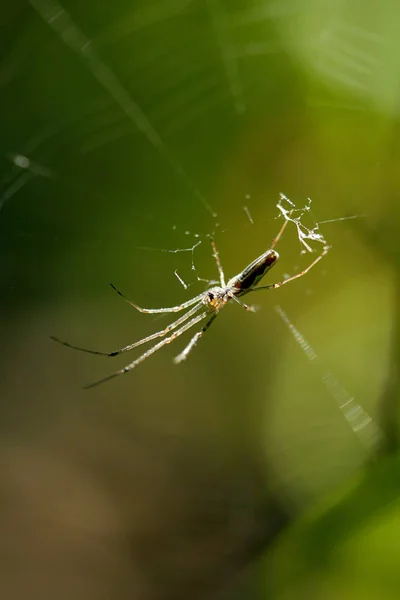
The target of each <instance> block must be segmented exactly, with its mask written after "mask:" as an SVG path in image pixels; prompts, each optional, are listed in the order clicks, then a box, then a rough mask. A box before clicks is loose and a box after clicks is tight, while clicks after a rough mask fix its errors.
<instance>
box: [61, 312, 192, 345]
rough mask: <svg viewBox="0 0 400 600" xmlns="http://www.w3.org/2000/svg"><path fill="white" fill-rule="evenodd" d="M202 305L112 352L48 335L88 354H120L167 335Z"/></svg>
mask: <svg viewBox="0 0 400 600" xmlns="http://www.w3.org/2000/svg"><path fill="white" fill-rule="evenodd" d="M202 306H203V304H202V303H201V302H199V303H198V304H196V306H194V307H193V308H192V309H191V310H189V311H188V312H187V313H186V314H185V315H183V316H182V317H180V318H179V319H177V320H176V321H174V322H173V323H170V324H169V325H167V327H165V329H161V331H157V332H156V333H153V334H152V335H149V336H147V337H145V338H143V339H142V340H139V341H138V342H134V343H133V344H129V345H128V346H124V347H123V348H119V349H118V350H114V351H112V352H99V351H97V350H89V349H88V348H82V347H81V346H74V345H73V344H70V343H69V342H64V341H62V340H60V339H58V338H56V337H54V336H50V337H51V339H52V340H54V341H55V342H58V343H59V344H62V345H63V346H67V347H68V348H73V349H74V350H80V351H81V352H87V353H89V354H99V355H100V356H118V355H119V354H122V353H123V352H129V351H130V350H133V349H134V348H137V346H141V345H142V344H147V342H151V341H152V340H155V339H156V338H158V337H163V336H164V335H167V333H169V332H170V331H172V330H173V329H176V327H178V326H179V325H181V324H182V323H184V322H185V321H187V319H189V318H190V317H192V316H193V315H194V314H195V313H196V312H197V311H198V310H199V308H201V307H202Z"/></svg>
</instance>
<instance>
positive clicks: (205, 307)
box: [51, 220, 329, 389]
mask: <svg viewBox="0 0 400 600" xmlns="http://www.w3.org/2000/svg"><path fill="white" fill-rule="evenodd" d="M287 223H288V220H285V222H284V224H283V225H282V227H281V229H280V231H279V232H278V234H277V236H276V237H275V238H274V240H273V242H272V244H271V247H270V248H269V249H268V250H266V252H264V253H263V254H261V255H260V256H259V257H258V258H256V259H255V260H253V262H251V263H250V264H249V265H247V267H245V269H243V271H241V272H240V273H239V274H238V275H235V276H234V277H232V278H231V279H229V281H228V283H225V275H224V271H223V269H222V265H221V262H220V259H219V254H218V251H217V248H216V245H215V242H214V239H213V238H212V237H210V241H211V247H212V254H213V257H214V260H215V262H216V265H217V269H218V273H219V281H220V285H215V286H212V287H210V288H209V289H208V290H206V291H205V292H202V293H201V294H199V295H198V296H195V297H194V298H192V299H191V300H188V301H187V302H183V303H182V304H178V305H177V306H172V307H171V308H141V307H140V306H138V305H137V304H135V303H134V302H131V301H130V300H128V298H126V297H125V296H124V295H123V294H122V293H121V292H120V291H119V290H118V289H117V288H116V287H115V286H114V285H113V284H112V283H111V284H110V285H111V287H112V288H113V289H114V290H115V291H116V292H117V294H119V295H120V296H121V297H122V298H123V299H124V300H125V301H126V302H128V304H130V305H131V306H133V307H134V308H136V310H138V311H140V312H142V313H147V314H159V313H177V312H181V311H184V310H186V309H190V310H188V311H187V312H186V313H185V314H184V315H183V316H182V317H180V318H179V319H177V320H176V321H174V322H173V323H170V324H169V325H167V326H166V327H165V328H164V329H162V330H161V331H157V332H156V333H153V334H152V335H149V336H148V337H145V338H143V339H141V340H139V341H138V342H134V343H133V344H129V345H128V346H125V347H124V348H120V349H119V350H114V351H113V352H98V351H96V350H89V349H87V348H81V347H80V346H74V345H72V344H70V343H68V342H64V341H62V340H60V339H58V338H56V337H54V336H51V339H53V340H54V341H56V342H59V343H60V344H63V345H64V346H68V348H73V349H74V350H80V351H82V352H88V353H89V354H99V355H101V356H118V355H119V354H123V353H124V352H130V351H131V350H133V349H134V348H137V347H138V346H141V345H142V344H147V343H148V342H152V341H153V340H156V339H157V338H164V339H162V340H161V341H160V342H158V343H157V344H155V345H154V346H152V347H151V348H150V349H149V350H147V351H146V352H144V353H143V354H141V355H140V356H139V357H138V358H136V359H135V360H134V361H133V362H131V363H130V364H129V365H127V366H126V367H124V368H122V369H119V370H118V371H115V372H114V373H111V375H107V377H103V378H102V379H99V380H97V381H94V382H93V383H89V384H88V385H85V386H84V388H85V389H88V388H91V387H95V386H97V385H100V384H101V383H104V382H105V381H109V380H110V379H113V378H114V377H117V376H118V375H123V374H124V373H128V372H129V371H132V369H134V368H135V367H137V366H138V365H140V363H142V362H143V361H144V360H146V358H148V357H149V356H151V355H152V354H154V353H155V352H157V351H158V350H161V348H163V346H166V345H167V344H170V343H171V342H173V341H174V340H175V339H176V338H178V337H179V336H181V335H182V334H183V333H185V332H186V331H188V330H189V329H191V328H192V327H194V326H195V325H197V324H198V323H200V322H201V321H205V324H204V325H203V327H202V328H201V329H200V330H199V331H197V333H195V334H194V336H193V337H192V338H191V339H190V341H189V343H188V344H187V346H186V347H185V348H184V350H183V351H182V352H181V353H180V354H178V356H176V357H175V359H174V362H175V363H176V364H177V363H180V362H182V361H183V360H185V359H186V358H187V356H188V354H189V352H190V351H191V350H193V348H194V347H195V345H196V344H197V342H198V340H199V339H200V338H201V337H202V336H203V335H204V333H205V332H206V331H207V329H208V328H209V327H210V325H211V323H212V322H213V321H214V320H215V319H216V317H217V316H218V314H219V312H220V310H221V309H222V308H224V306H225V305H226V304H228V302H231V301H233V302H236V304H239V305H240V306H241V307H242V308H244V309H245V310H248V311H251V312H255V307H254V306H249V305H247V304H245V303H244V302H243V301H242V300H241V299H240V298H241V297H242V296H244V295H246V294H249V293H250V292H259V291H261V290H276V289H277V288H280V287H282V285H285V284H286V283H289V281H293V280H294V279H297V278H298V277H302V276H303V275H305V274H306V273H308V271H310V269H312V267H313V266H314V265H316V264H317V263H318V262H319V261H320V260H321V258H322V257H323V256H325V255H326V254H327V252H328V250H329V246H324V248H323V251H322V252H321V254H319V255H318V256H317V258H316V259H315V260H314V261H313V262H312V263H311V264H310V265H308V267H306V268H305V269H304V270H303V271H301V272H300V273H296V274H295V275H292V276H291V277H287V278H286V279H284V280H282V281H279V282H278V283H272V284H270V285H264V286H260V287H256V286H257V285H258V283H259V282H260V281H261V279H262V278H263V277H264V275H266V273H268V271H269V270H270V269H271V267H273V265H274V264H275V263H276V262H277V260H278V259H279V254H278V253H277V252H276V250H274V248H275V246H276V244H277V243H278V241H279V239H280V237H281V235H282V233H283V231H284V229H285V227H286V225H287ZM170 332H172V333H171V335H168V336H167V334H168V333H170ZM166 336H167V337H166Z"/></svg>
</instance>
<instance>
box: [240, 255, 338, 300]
mask: <svg viewBox="0 0 400 600" xmlns="http://www.w3.org/2000/svg"><path fill="white" fill-rule="evenodd" d="M329 249H330V246H325V248H324V249H323V251H322V252H321V254H320V255H319V256H317V258H316V259H315V260H314V261H313V262H312V263H311V265H308V267H306V268H305V269H304V270H303V271H301V272H300V273H296V274H295V275H292V276H291V277H288V278H287V279H284V280H283V281H278V283H272V284H271V285H263V286H262V287H256V288H253V289H252V290H250V291H251V292H259V291H261V290H276V289H277V288H280V287H282V286H283V285H285V284H286V283H289V281H293V280H294V279H298V278H299V277H303V275H305V274H306V273H308V272H309V271H310V270H311V269H312V268H313V267H315V265H316V264H317V263H318V262H319V261H320V260H321V258H323V257H324V256H326V255H327V254H328V252H329Z"/></svg>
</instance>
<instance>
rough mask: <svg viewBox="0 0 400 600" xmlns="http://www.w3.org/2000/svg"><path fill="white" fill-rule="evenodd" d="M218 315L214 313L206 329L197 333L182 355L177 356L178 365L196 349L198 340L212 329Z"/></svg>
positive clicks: (203, 328)
mask: <svg viewBox="0 0 400 600" xmlns="http://www.w3.org/2000/svg"><path fill="white" fill-rule="evenodd" d="M217 315H218V313H217V312H215V313H213V314H212V315H211V317H210V319H209V320H208V321H207V323H206V324H205V325H204V327H202V329H200V331H198V332H197V333H195V334H194V336H193V337H192V339H191V340H190V342H189V343H188V345H187V346H186V348H185V349H184V350H183V351H182V352H181V353H180V354H178V356H175V358H174V363H175V364H176V365H177V364H178V363H180V362H182V361H183V360H185V359H186V358H187V355H188V354H189V352H190V351H191V350H192V349H193V348H194V347H195V345H196V344H197V342H198V340H199V339H200V338H201V337H202V336H203V334H204V332H205V331H207V329H208V328H209V327H210V325H211V323H212V322H213V321H214V319H216V317H217Z"/></svg>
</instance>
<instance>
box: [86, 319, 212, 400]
mask: <svg viewBox="0 0 400 600" xmlns="http://www.w3.org/2000/svg"><path fill="white" fill-rule="evenodd" d="M209 314H210V312H209V311H208V310H206V311H204V312H202V313H200V314H199V315H197V316H196V317H193V319H190V321H189V323H185V325H183V326H182V327H180V328H179V329H177V330H176V331H174V332H173V333H172V334H171V335H170V336H169V337H167V338H164V339H163V340H161V342H158V344H156V345H155V346H153V347H152V348H150V349H149V350H147V352H145V353H144V354H142V355H141V356H139V358H137V359H136V360H134V361H133V362H131V363H130V364H129V365H127V366H126V367H124V368H123V369H120V370H119V371H115V372H114V373H111V375H108V376H107V377H103V379H99V380H98V381H94V382H93V383H89V384H88V385H85V386H84V388H85V389H88V388H92V387H95V386H96V385H100V384H101V383H104V382H106V381H109V380H110V379H113V378H114V377H118V375H124V373H129V371H132V369H134V368H135V367H137V366H138V365H140V363H142V362H143V361H144V360H146V358H148V357H149V356H151V355H152V354H154V353H155V352H157V351H158V350H161V348H162V347H163V346H166V345H167V344H170V343H171V342H173V341H174V340H175V339H176V338H177V337H179V336H180V335H182V334H183V333H185V331H187V330H188V329H190V328H191V327H193V326H194V325H196V324H197V323H200V321H202V320H203V319H205V318H206V317H207V316H208V315H209Z"/></svg>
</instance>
